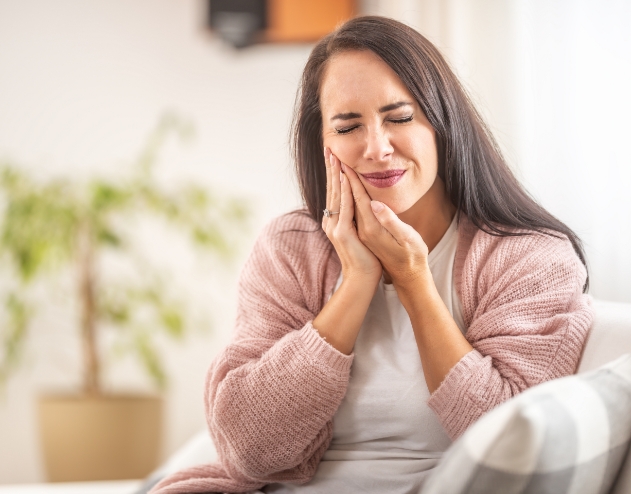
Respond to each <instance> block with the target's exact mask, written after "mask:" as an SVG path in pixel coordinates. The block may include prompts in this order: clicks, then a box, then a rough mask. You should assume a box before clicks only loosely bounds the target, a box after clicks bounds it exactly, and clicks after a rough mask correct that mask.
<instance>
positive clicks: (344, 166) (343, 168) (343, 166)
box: [342, 163, 346, 171]
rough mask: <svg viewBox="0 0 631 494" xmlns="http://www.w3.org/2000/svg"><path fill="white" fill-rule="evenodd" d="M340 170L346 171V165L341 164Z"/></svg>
mask: <svg viewBox="0 0 631 494" xmlns="http://www.w3.org/2000/svg"><path fill="white" fill-rule="evenodd" d="M342 170H344V171H346V165H345V164H344V163H342Z"/></svg>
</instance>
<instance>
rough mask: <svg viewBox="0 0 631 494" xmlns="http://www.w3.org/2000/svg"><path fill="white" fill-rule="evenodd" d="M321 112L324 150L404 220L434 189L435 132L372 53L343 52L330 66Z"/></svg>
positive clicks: (401, 84) (435, 166)
mask: <svg viewBox="0 0 631 494" xmlns="http://www.w3.org/2000/svg"><path fill="white" fill-rule="evenodd" d="M320 108H321V111H322V136H323V140H324V146H325V147H328V148H330V149H331V152H332V153H333V154H335V155H336V156H337V157H338V158H339V159H340V160H341V161H342V163H344V164H345V165H347V166H350V167H351V168H352V169H353V170H355V172H357V174H358V176H359V178H360V180H361V181H362V183H363V184H364V187H365V188H366V191H367V192H368V195H370V197H371V198H372V199H374V200H378V201H381V202H383V203H385V204H387V205H388V206H389V207H390V208H391V209H392V210H393V211H394V213H396V214H401V213H403V212H405V211H407V210H408V209H410V208H411V207H412V206H413V205H414V204H416V203H417V202H418V201H419V200H420V199H421V198H422V197H423V196H424V195H425V194H426V193H427V191H428V190H429V189H430V188H431V187H432V185H433V184H434V182H435V181H436V176H437V171H438V155H437V151H436V137H435V132H434V129H433V128H432V126H431V125H430V124H429V122H428V120H427V118H426V117H425V115H424V114H423V112H422V111H421V109H420V107H419V105H418V103H417V102H416V100H415V99H414V97H413V96H412V94H410V92H409V91H408V89H407V88H406V87H405V85H404V84H403V82H401V80H400V79H399V77H398V76H397V75H396V73H395V72H394V71H393V70H392V69H391V68H390V67H389V66H388V65H387V64H386V63H385V62H384V61H383V60H382V59H381V58H379V57H378V56H377V55H375V54H374V53H373V52H371V51H368V50H366V51H348V52H343V53H340V54H338V55H335V56H334V57H333V58H331V59H330V60H329V61H328V64H327V67H326V69H325V72H324V75H323V78H322V82H321V86H320ZM437 182H440V184H441V185H442V182H441V181H440V179H439V180H438V181H437Z"/></svg>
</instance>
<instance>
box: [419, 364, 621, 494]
mask: <svg viewBox="0 0 631 494" xmlns="http://www.w3.org/2000/svg"><path fill="white" fill-rule="evenodd" d="M630 440H631V355H629V354H627V355H624V356H622V357H620V358H619V359H617V360H615V361H613V362H611V363H609V364H607V365H604V366H602V367H600V368H598V369H596V370H593V371H591V372H588V373H585V374H579V375H574V376H569V377H565V378H562V379H556V380H553V381H549V382H546V383H544V384H541V385H539V386H535V387H534V388H531V389H529V390H527V391H525V392H524V393H522V394H520V395H518V396H517V397H515V398H513V399H511V400H509V401H507V402H506V403H504V404H502V405H500V406H499V407H497V408H496V409H495V410H493V411H491V412H490V413H488V414H486V415H485V416H483V417H482V418H481V419H480V420H479V421H478V422H476V423H475V424H474V425H473V426H472V427H471V428H470V429H469V430H468V431H467V432H465V434H464V435H463V436H462V437H461V438H460V439H458V440H457V441H456V442H454V444H452V446H451V447H450V448H449V450H448V451H447V452H446V453H445V456H444V458H443V460H442V461H441V463H440V464H439V466H438V467H437V468H436V470H435V471H434V473H433V474H432V475H431V477H430V478H429V479H428V481H427V483H426V485H425V487H424V489H423V491H422V492H423V494H465V493H466V494H489V493H501V494H517V493H519V494H542V493H551V494H552V493H554V494H563V493H571V494H607V493H609V492H610V491H612V489H613V492H622V491H618V489H617V488H616V487H615V484H616V481H617V477H618V476H619V472H620V467H621V465H622V463H623V461H625V462H627V461H626V460H625V457H626V456H627V452H628V450H629V443H630ZM629 455H630V456H631V453H630V454H629ZM621 480H622V479H621Z"/></svg>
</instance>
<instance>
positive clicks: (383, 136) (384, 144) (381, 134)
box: [364, 126, 394, 161]
mask: <svg viewBox="0 0 631 494" xmlns="http://www.w3.org/2000/svg"><path fill="white" fill-rule="evenodd" d="M393 152H394V148H393V147H392V144H391V143H390V138H389V136H388V134H387V132H385V129H383V128H382V127H381V126H379V127H376V128H372V129H371V128H368V132H367V133H366V147H365V148H364V158H365V159H367V160H372V161H383V160H386V159H388V158H389V157H390V156H391V155H392V153H393Z"/></svg>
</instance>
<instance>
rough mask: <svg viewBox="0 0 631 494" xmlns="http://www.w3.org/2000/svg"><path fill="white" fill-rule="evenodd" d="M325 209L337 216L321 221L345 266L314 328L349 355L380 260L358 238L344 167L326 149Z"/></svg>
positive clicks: (377, 277)
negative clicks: (336, 286) (342, 170)
mask: <svg viewBox="0 0 631 494" xmlns="http://www.w3.org/2000/svg"><path fill="white" fill-rule="evenodd" d="M324 157H325V162H326V184H327V187H326V208H327V209H328V210H329V211H333V212H337V211H339V214H334V215H332V216H330V217H328V218H327V217H326V216H325V217H324V218H323V219H322V228H323V229H324V231H325V232H326V235H327V237H329V240H331V243H332V244H333V247H334V248H335V251H336V252H337V255H338V257H339V258H340V261H341V263H342V284H341V285H340V287H339V288H338V289H337V290H336V291H335V293H333V295H332V296H331V298H330V299H329V301H328V302H327V303H326V304H325V305H324V307H323V308H322V310H321V311H320V313H319V314H318V315H317V316H316V318H315V319H314V320H313V327H314V328H315V329H316V330H317V331H318V333H319V334H320V336H322V338H324V339H325V340H326V341H327V342H328V343H329V344H330V345H331V346H333V347H334V348H336V349H337V350H339V351H340V352H342V353H345V354H346V355H349V354H350V353H351V352H352V351H353V347H354V346H355V341H356V340H357V335H358V334H359V330H360V329H361V325H362V322H363V321H364V317H366V311H367V310H368V307H369V306H370V302H371V300H372V297H373V295H374V293H375V290H376V289H377V284H378V283H379V280H380V279H381V275H382V273H383V269H382V267H381V263H380V262H379V259H377V257H375V255H374V254H373V253H372V252H371V251H370V249H369V248H368V247H366V246H365V245H364V244H363V243H362V242H361V241H360V240H359V236H358V235H357V228H356V227H355V225H354V224H353V215H354V214H355V207H354V204H353V194H352V192H351V186H350V184H349V182H348V178H347V177H346V176H345V175H344V174H342V173H341V163H340V160H339V159H337V157H336V156H334V155H332V154H331V151H330V150H329V149H325V151H324Z"/></svg>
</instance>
